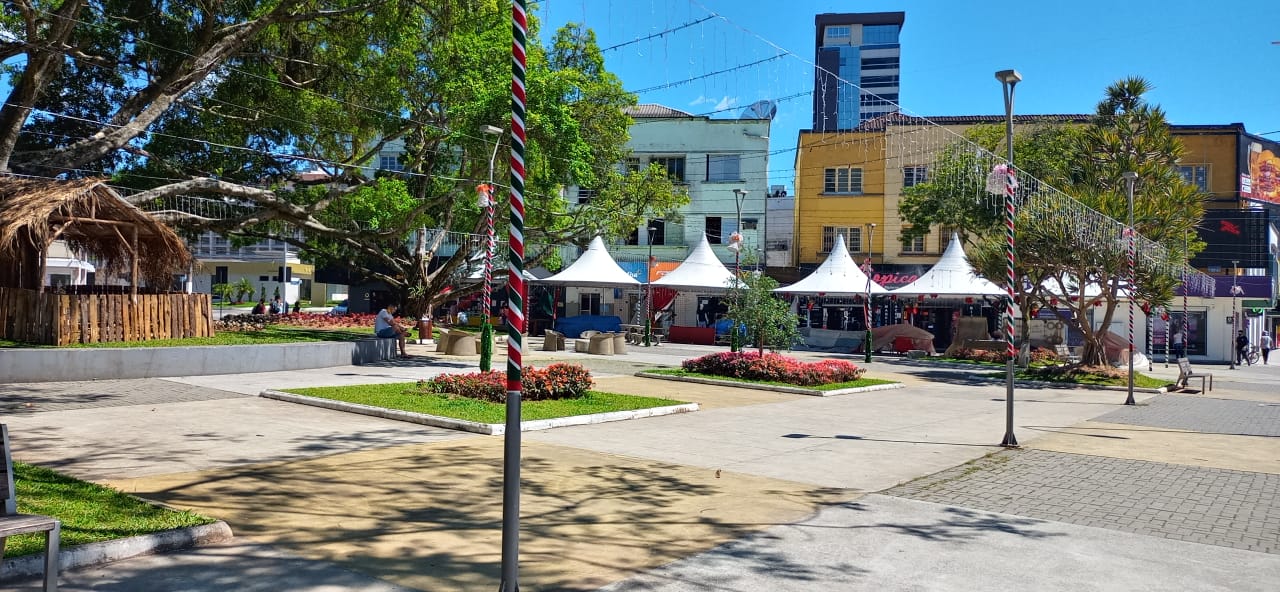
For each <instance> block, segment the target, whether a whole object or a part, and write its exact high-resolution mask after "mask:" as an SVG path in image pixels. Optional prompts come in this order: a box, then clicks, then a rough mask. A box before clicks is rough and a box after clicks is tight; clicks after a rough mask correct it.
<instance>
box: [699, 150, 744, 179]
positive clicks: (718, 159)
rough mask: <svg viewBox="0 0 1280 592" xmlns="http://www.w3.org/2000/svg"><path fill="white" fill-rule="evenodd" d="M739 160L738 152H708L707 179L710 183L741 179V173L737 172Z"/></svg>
mask: <svg viewBox="0 0 1280 592" xmlns="http://www.w3.org/2000/svg"><path fill="white" fill-rule="evenodd" d="M739 162H740V155H738V154H708V155H707V181H708V182H712V183H715V182H724V181H741V180H742V175H741V174H740V173H739Z"/></svg>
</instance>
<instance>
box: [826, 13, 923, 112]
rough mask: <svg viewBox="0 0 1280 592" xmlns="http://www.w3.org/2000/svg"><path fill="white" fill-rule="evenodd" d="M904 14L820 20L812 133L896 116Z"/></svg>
mask: <svg viewBox="0 0 1280 592" xmlns="http://www.w3.org/2000/svg"><path fill="white" fill-rule="evenodd" d="M906 18H907V15H906V13H904V12H861V13H843V14H830V13H828V14H819V15H817V16H816V17H814V29H815V33H816V43H815V55H814V61H815V62H816V63H817V64H818V67H817V68H816V69H815V71H814V77H813V130H814V131H837V130H850V129H853V128H856V127H858V124H859V123H861V122H863V121H866V120H868V119H873V118H875V117H879V116H881V115H884V114H886V113H893V112H896V111H897V110H898V89H899V78H898V76H899V72H900V71H901V70H900V69H899V67H900V60H901V55H902V49H901V45H899V43H898V36H899V34H900V33H901V32H902V25H903V23H905V22H906Z"/></svg>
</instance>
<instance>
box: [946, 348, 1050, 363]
mask: <svg viewBox="0 0 1280 592" xmlns="http://www.w3.org/2000/svg"><path fill="white" fill-rule="evenodd" d="M951 357H953V358H957V359H960V360H974V361H977V362H996V363H998V364H1003V363H1005V361H1006V360H1008V358H1007V357H1005V351H1004V350H981V349H965V348H959V349H957V350H955V351H954V352H952V353H951ZM1057 359H1058V356H1057V354H1055V353H1054V352H1052V351H1049V350H1047V349H1042V348H1038V347H1033V348H1031V361H1032V362H1051V361H1054V360H1057Z"/></svg>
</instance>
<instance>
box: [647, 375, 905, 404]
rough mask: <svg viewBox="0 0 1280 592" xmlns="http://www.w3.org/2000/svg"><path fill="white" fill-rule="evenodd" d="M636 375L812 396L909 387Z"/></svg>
mask: <svg viewBox="0 0 1280 592" xmlns="http://www.w3.org/2000/svg"><path fill="white" fill-rule="evenodd" d="M635 375H636V376H639V377H641V378H654V379H657V380H671V381H675V382H692V383H696V384H710V385H715V386H736V387H742V388H750V389H756V390H761V391H773V392H777V393H789V394H793V395H808V396H810V397H834V396H837V395H852V394H854V393H869V392H873V391H889V390H894V389H900V388H907V385H906V384H904V383H901V382H891V383H888V384H873V385H870V386H855V387H850V388H842V389H835V390H830V391H823V390H818V389H811V388H804V387H802V386H782V385H778V384H763V383H758V382H743V381H739V380H716V379H714V378H703V377H701V376H675V375H672V374H657V373H654V372H648V371H644V370H641V371H639V372H636V374H635Z"/></svg>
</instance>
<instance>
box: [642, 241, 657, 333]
mask: <svg viewBox="0 0 1280 592" xmlns="http://www.w3.org/2000/svg"><path fill="white" fill-rule="evenodd" d="M648 231H649V260H648V261H649V263H648V265H647V266H646V268H645V273H644V283H645V297H644V346H645V347H649V346H650V345H653V233H655V232H657V231H658V229H657V228H655V227H653V226H650V227H649V228H648Z"/></svg>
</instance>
